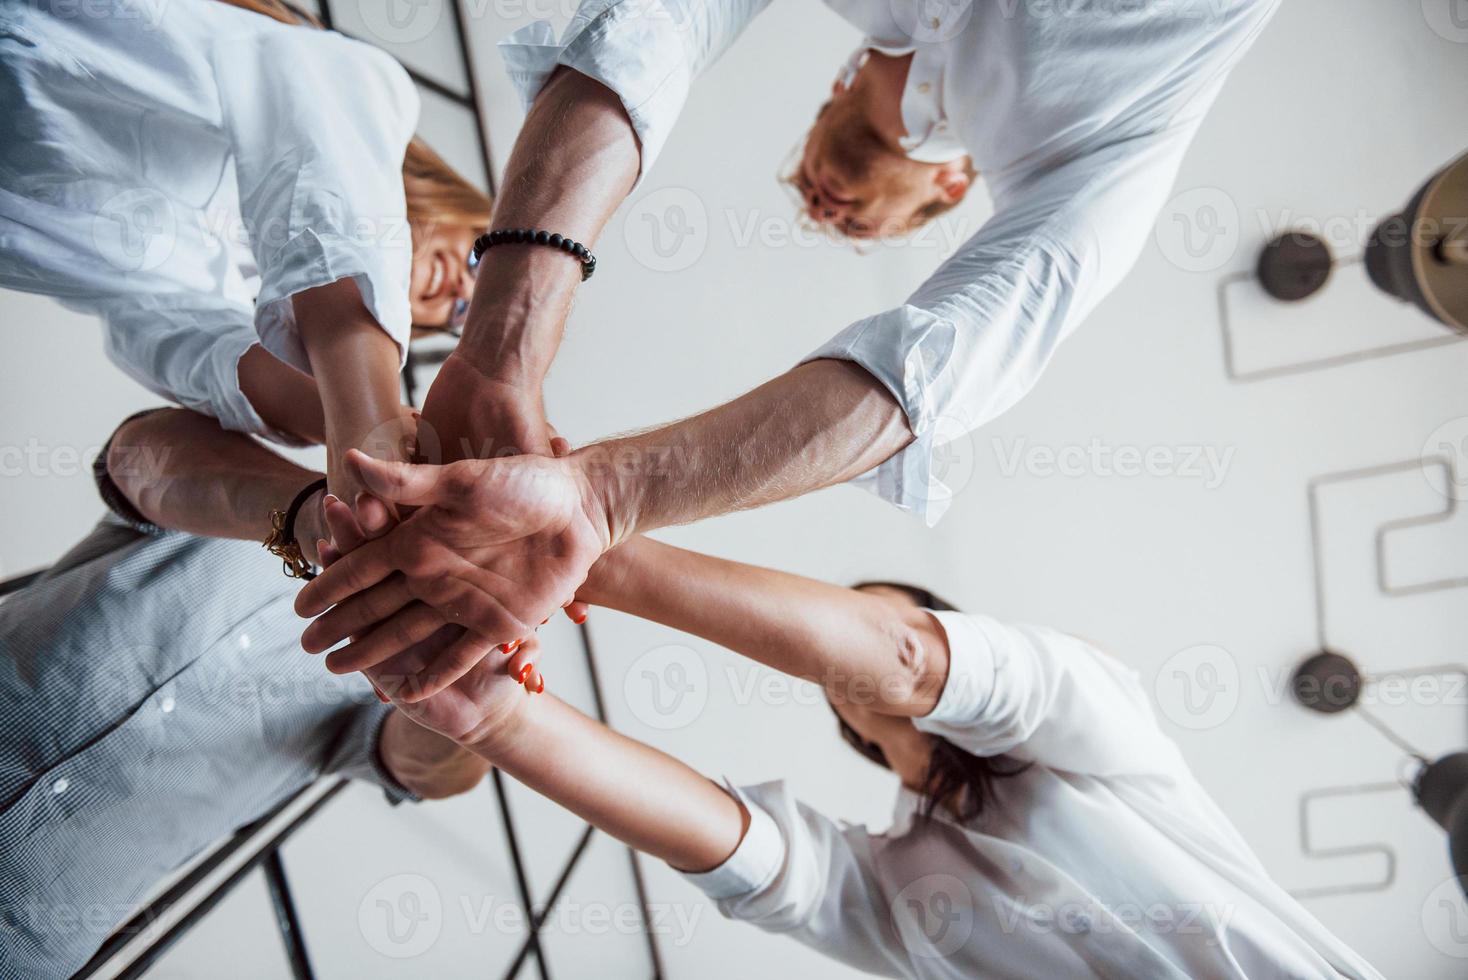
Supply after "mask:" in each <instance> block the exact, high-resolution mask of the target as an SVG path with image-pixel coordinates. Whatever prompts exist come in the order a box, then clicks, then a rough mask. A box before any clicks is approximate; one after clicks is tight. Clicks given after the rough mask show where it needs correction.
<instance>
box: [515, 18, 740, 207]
mask: <svg viewBox="0 0 1468 980" xmlns="http://www.w3.org/2000/svg"><path fill="white" fill-rule="evenodd" d="M768 4H769V0H584V2H583V3H582V4H581V6H580V7H579V8H578V9H577V11H576V14H575V16H574V17H573V18H572V19H571V23H570V24H569V25H568V26H567V28H566V30H565V31H564V32H563V33H562V35H561V39H560V40H559V41H557V40H556V35H555V31H554V29H553V28H552V27H551V25H550V24H549V23H548V22H547V21H537V22H535V23H534V24H530V25H528V26H526V27H523V28H521V29H520V30H518V31H516V32H515V33H514V34H512V35H510V36H509V37H508V38H506V39H505V40H503V41H501V42H500V53H501V55H502V56H503V58H504V62H505V69H506V71H507V72H508V73H509V76H510V81H511V82H512V83H513V84H514V86H515V89H516V91H518V92H519V93H520V97H521V99H522V101H523V102H524V104H525V107H526V108H527V109H529V107H530V105H531V103H533V102H534V101H535V97H536V96H537V95H539V94H540V90H541V88H543V87H544V86H545V82H546V80H547V79H548V78H549V77H550V76H551V73H552V72H554V71H555V70H556V68H558V67H560V66H562V65H564V66H566V67H568V68H571V69H573V70H575V71H577V72H580V73H581V74H583V75H585V76H587V77H588V78H591V79H593V80H595V81H597V82H600V83H601V84H603V85H605V86H606V87H607V88H609V89H611V90H612V91H613V92H614V93H616V95H617V97H618V98H619V99H620V100H621V102H622V106H623V107H624V108H625V109H626V110H627V117H628V118H629V119H630V120H631V122H632V128H633V130H634V131H635V132H636V134H637V140H638V143H639V145H640V146H641V152H642V167H641V171H640V172H639V175H638V180H639V182H640V181H641V179H642V176H643V175H645V174H646V173H647V171H648V170H649V169H651V167H652V165H653V162H654V161H655V160H656V159H657V157H658V154H659V153H661V152H662V149H663V145H664V144H665V143H666V142H667V140H668V134H669V133H671V132H672V130H673V126H674V124H675V123H676V122H677V121H678V116H679V114H680V113H682V111H683V104H684V103H685V102H687V101H688V90H689V87H690V86H691V85H692V84H693V80H694V79H695V78H697V77H698V76H699V75H700V74H701V73H702V72H703V71H704V70H705V69H707V68H708V67H709V66H710V65H712V64H713V63H714V62H715V61H717V60H718V59H719V57H720V56H721V55H722V54H723V53H724V52H725V51H726V50H728V48H729V45H731V44H733V43H734V41H735V40H736V39H737V38H738V37H739V35H740V34H741V33H743V31H744V29H745V27H747V26H748V25H749V22H750V21H751V20H753V19H754V17H755V16H756V15H757V14H759V13H760V11H762V10H764V8H765V7H766V6H767V5H768Z"/></svg>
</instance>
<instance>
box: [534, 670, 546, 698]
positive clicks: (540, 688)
mask: <svg viewBox="0 0 1468 980" xmlns="http://www.w3.org/2000/svg"><path fill="white" fill-rule="evenodd" d="M535 693H536V694H544V693H545V675H544V674H542V675H541V678H540V685H539V686H538V687H536V689H535Z"/></svg>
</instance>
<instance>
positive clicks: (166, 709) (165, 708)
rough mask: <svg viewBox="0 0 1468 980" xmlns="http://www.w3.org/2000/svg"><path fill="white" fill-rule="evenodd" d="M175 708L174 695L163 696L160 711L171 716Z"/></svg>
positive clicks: (159, 705) (159, 706) (159, 703)
mask: <svg viewBox="0 0 1468 980" xmlns="http://www.w3.org/2000/svg"><path fill="white" fill-rule="evenodd" d="M175 707H176V703H175V702H174V700H173V695H171V694H165V695H164V696H163V700H162V701H160V702H158V710H159V711H161V712H163V713H164V714H165V715H166V714H170V713H171V712H172V711H173V709H174V708H175Z"/></svg>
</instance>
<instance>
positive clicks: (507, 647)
mask: <svg viewBox="0 0 1468 980" xmlns="http://www.w3.org/2000/svg"><path fill="white" fill-rule="evenodd" d="M514 652H515V644H514V643H501V644H500V653H514Z"/></svg>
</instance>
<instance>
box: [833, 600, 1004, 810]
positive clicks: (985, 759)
mask: <svg viewBox="0 0 1468 980" xmlns="http://www.w3.org/2000/svg"><path fill="white" fill-rule="evenodd" d="M852 588H855V589H870V588H883V589H892V590H894V591H896V592H901V593H902V594H903V595H905V596H907V597H908V598H909V599H911V600H912V601H913V602H914V603H916V604H917V605H918V606H920V607H921V608H923V609H935V610H938V611H940V612H941V611H948V612H957V611H958V607H957V606H954V605H953V604H952V603H949V602H944V601H943V600H942V599H940V598H938V597H937V596H935V595H934V594H933V593H931V592H929V591H928V590H927V589H921V588H918V587H917V586H915V585H908V584H906V583H904V582H860V583H858V584H856V585H854V586H852ZM832 710H835V709H834V708H833V709H832ZM836 724H837V725H838V726H839V727H840V730H841V737H842V738H843V739H845V741H846V744H848V745H850V746H851V747H852V748H854V749H856V751H858V752H860V753H861V754H862V755H864V756H865V757H866V758H868V759H870V760H871V761H872V762H875V763H876V764H877V765H879V766H881V767H882V768H883V769H891V768H892V766H891V764H890V763H889V762H888V761H887V756H886V754H885V753H883V751H882V749H881V746H879V745H877V744H876V743H875V742H868V741H867V740H866V739H864V738H862V737H861V735H860V734H858V733H857V731H856V729H854V728H852V727H851V726H850V725H848V724H847V723H846V720H845V719H844V718H842V717H841V716H840V715H839V714H838V715H837V716H836ZM932 742H933V754H932V755H931V756H930V757H929V759H928V772H927V775H926V776H924V777H923V786H922V796H923V807H922V815H923V817H924V819H927V818H930V817H932V815H933V812H934V811H935V810H937V809H938V807H940V806H947V807H948V808H949V809H950V810H952V811H953V812H954V813H955V814H957V816H958V819H959V820H960V821H963V822H967V821H969V820H972V819H973V818H974V817H977V816H978V815H979V814H980V813H982V812H983V809H984V806H985V804H987V803H988V802H989V800H990V799H991V798H992V797H993V784H994V781H995V780H996V779H1004V778H1006V777H1009V776H1016V775H1018V774H1020V773H1022V772H1024V771H1025V770H1026V769H1028V768H1029V767H1030V765H1029V763H1027V762H1020V761H1019V760H1017V759H1011V758H1009V757H1008V756H1003V755H996V756H982V755H974V754H973V753H972V752H965V751H964V750H963V749H961V748H959V747H958V746H956V745H954V744H953V743H952V742H950V741H948V740H947V739H946V738H939V737H937V736H934V737H933V738H932Z"/></svg>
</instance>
